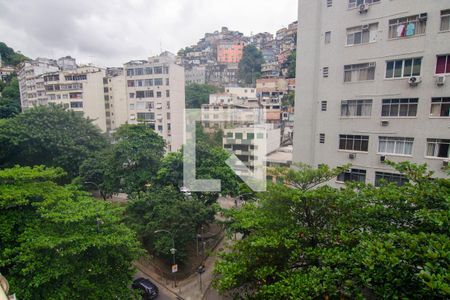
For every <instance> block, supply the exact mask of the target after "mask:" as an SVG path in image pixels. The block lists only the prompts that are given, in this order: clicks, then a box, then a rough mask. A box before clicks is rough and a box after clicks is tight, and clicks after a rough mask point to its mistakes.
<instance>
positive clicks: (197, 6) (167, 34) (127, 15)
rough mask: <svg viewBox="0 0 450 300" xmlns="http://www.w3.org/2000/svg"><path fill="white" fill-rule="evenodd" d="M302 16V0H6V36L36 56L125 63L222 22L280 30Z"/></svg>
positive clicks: (1, 28) (1, 7)
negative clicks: (299, 7) (300, 4)
mask: <svg viewBox="0 0 450 300" xmlns="http://www.w3.org/2000/svg"><path fill="white" fill-rule="evenodd" d="M296 19H297V0H225V1H224V0H222V1H219V0H76V1H74V0H70V1H69V0H0V41H2V42H5V43H6V44H7V45H8V46H10V47H13V48H14V49H15V50H19V51H21V52H22V53H23V54H25V55H27V56H29V57H31V58H36V57H38V56H41V57H49V58H58V57H61V56H66V55H71V56H73V57H75V58H77V60H78V62H79V63H87V62H93V63H95V64H99V65H102V66H120V65H122V64H123V63H124V62H126V61H129V60H131V59H145V58H147V57H148V56H150V55H156V54H158V53H159V52H160V49H161V48H162V49H163V50H169V51H171V52H174V53H176V52H177V51H178V50H179V49H180V48H182V47H185V46H189V45H192V44H195V43H197V41H198V40H199V39H200V38H202V37H203V35H204V33H205V32H213V31H215V30H220V28H221V26H227V27H228V28H229V29H230V30H238V31H241V32H243V33H244V34H246V35H250V34H251V33H252V32H253V33H258V32H265V31H267V32H270V33H275V31H276V30H278V29H279V28H281V27H282V26H287V25H288V24H289V23H291V22H293V21H295V20H296Z"/></svg>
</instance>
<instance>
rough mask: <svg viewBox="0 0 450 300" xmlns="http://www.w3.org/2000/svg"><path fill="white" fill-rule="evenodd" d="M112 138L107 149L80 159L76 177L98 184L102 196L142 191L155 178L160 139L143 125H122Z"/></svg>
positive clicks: (160, 145)
mask: <svg viewBox="0 0 450 300" xmlns="http://www.w3.org/2000/svg"><path fill="white" fill-rule="evenodd" d="M114 139H115V142H114V144H113V145H112V147H111V148H108V149H106V150H104V151H102V152H98V153H96V155H94V156H93V157H91V158H89V159H87V160H86V161H84V163H83V164H82V165H81V167H80V178H79V179H78V181H81V182H80V183H84V182H88V183H87V185H89V184H91V185H96V186H98V187H99V188H100V192H101V193H102V196H103V197H105V198H106V197H107V196H109V195H111V194H112V193H118V192H120V191H123V192H125V193H127V194H131V193H133V192H138V191H143V190H145V189H146V186H147V185H148V184H151V183H152V182H153V181H154V180H155V179H156V174H157V172H158V169H159V166H160V161H161V159H162V157H163V156H164V147H165V143H164V140H163V139H162V137H161V136H159V135H158V134H157V133H156V132H154V131H153V130H152V129H150V128H149V127H147V126H146V125H128V124H126V125H122V126H121V127H119V128H118V129H117V131H116V132H115V133H114ZM92 183H94V184H92ZM90 187H91V188H92V186H90Z"/></svg>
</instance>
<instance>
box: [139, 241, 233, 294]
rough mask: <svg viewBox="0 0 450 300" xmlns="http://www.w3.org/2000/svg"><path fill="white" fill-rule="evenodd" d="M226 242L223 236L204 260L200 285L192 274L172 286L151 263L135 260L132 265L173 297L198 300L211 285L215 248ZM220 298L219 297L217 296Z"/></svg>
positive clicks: (196, 277)
mask: <svg viewBox="0 0 450 300" xmlns="http://www.w3.org/2000/svg"><path fill="white" fill-rule="evenodd" d="M225 243H226V238H223V239H222V240H221V241H220V242H219V243H218V244H217V246H216V248H215V250H214V251H213V253H212V254H211V255H210V256H209V257H208V258H207V259H206V260H205V272H204V273H203V274H202V275H201V277H202V278H201V279H202V280H201V281H202V285H201V287H200V276H199V275H198V274H196V273H195V274H192V275H191V276H189V277H188V278H186V279H184V280H181V281H178V282H177V287H173V281H172V280H169V279H166V278H163V277H161V275H160V273H159V272H158V270H156V268H155V267H153V266H151V265H147V266H144V265H143V264H142V263H140V262H138V261H136V262H135V263H134V265H135V266H136V268H137V269H138V270H139V271H141V272H142V273H144V274H146V275H147V276H149V277H150V278H151V279H153V280H154V281H156V282H157V283H159V284H160V285H163V286H165V287H166V288H167V289H168V290H170V291H171V292H172V293H173V294H174V295H175V297H176V298H175V299H185V300H198V299H203V295H204V294H205V293H206V291H207V289H208V288H209V286H210V285H211V282H212V278H213V270H214V263H215V261H216V260H217V253H218V251H217V249H220V248H223V247H224V244H225ZM217 299H221V298H217Z"/></svg>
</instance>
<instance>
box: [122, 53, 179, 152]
mask: <svg viewBox="0 0 450 300" xmlns="http://www.w3.org/2000/svg"><path fill="white" fill-rule="evenodd" d="M175 62H176V57H175V56H174V55H173V54H171V53H169V52H164V53H162V54H161V55H159V56H155V57H150V58H149V59H148V60H134V61H130V62H128V63H126V64H125V66H124V69H125V76H126V96H127V103H128V121H129V123H130V124H137V123H146V124H148V125H149V126H150V127H151V128H153V129H154V130H155V131H156V132H158V133H159V134H160V135H161V136H162V137H163V138H164V140H165V141H166V144H167V150H168V151H176V150H178V149H179V148H180V147H181V145H182V144H183V130H184V114H183V113H184V108H185V95H184V86H185V78H184V68H183V67H181V66H179V65H176V64H175Z"/></svg>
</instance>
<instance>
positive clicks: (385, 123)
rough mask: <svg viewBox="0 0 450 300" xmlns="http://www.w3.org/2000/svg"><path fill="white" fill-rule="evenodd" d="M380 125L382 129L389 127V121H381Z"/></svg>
mask: <svg viewBox="0 0 450 300" xmlns="http://www.w3.org/2000/svg"><path fill="white" fill-rule="evenodd" d="M380 123H381V126H383V127H386V126H389V121H381V122H380Z"/></svg>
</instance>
